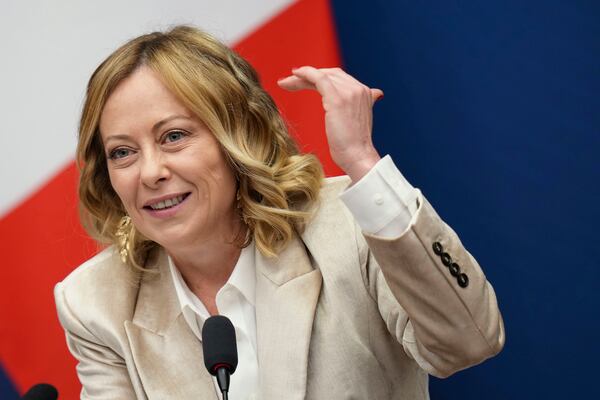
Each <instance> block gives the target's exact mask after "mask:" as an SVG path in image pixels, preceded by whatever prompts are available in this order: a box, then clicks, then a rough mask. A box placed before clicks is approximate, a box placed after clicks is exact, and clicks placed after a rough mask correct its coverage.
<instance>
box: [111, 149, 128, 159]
mask: <svg viewBox="0 0 600 400" xmlns="http://www.w3.org/2000/svg"><path fill="white" fill-rule="evenodd" d="M130 154H131V150H129V149H127V148H125V147H118V148H116V149H114V150H113V151H111V152H110V154H109V156H108V157H109V158H110V159H111V160H118V159H121V158H125V157H127V156H128V155H130Z"/></svg>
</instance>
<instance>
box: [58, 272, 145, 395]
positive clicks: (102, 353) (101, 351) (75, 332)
mask: <svg viewBox="0 0 600 400" xmlns="http://www.w3.org/2000/svg"><path fill="white" fill-rule="evenodd" d="M54 296H55V300H56V307H57V310H58V317H59V320H60V323H61V325H62V326H63V328H64V330H65V333H66V338H67V345H68V347H69V350H70V351H71V353H72V354H73V356H74V357H75V358H76V359H77V360H78V364H77V374H78V376H79V380H80V382H81V385H82V389H81V399H86V400H87V399H89V400H100V399H103V400H104V399H106V400H108V399H136V398H137V397H136V394H135V392H134V389H133V386H132V384H131V380H130V377H129V374H128V372H127V368H126V366H125V361H124V359H123V358H122V357H121V356H120V355H118V354H117V353H116V352H115V351H114V350H112V349H111V348H109V347H108V346H106V345H104V344H103V343H102V341H101V340H100V339H99V338H97V337H96V336H95V335H94V334H93V333H92V332H91V331H90V329H88V327H86V326H85V325H84V324H83V323H82V322H81V319H80V318H78V316H77V315H76V314H75V313H74V312H73V310H72V308H71V307H70V305H69V304H68V302H67V296H66V295H65V291H64V290H63V286H62V284H61V283H59V284H57V285H56V287H55V288H54Z"/></svg>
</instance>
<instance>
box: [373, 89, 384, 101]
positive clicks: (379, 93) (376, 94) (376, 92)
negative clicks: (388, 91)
mask: <svg viewBox="0 0 600 400" xmlns="http://www.w3.org/2000/svg"><path fill="white" fill-rule="evenodd" d="M371 98H372V99H373V103H375V102H376V101H377V100H381V99H383V90H381V89H371Z"/></svg>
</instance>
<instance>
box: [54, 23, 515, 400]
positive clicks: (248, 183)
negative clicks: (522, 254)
mask: <svg viewBox="0 0 600 400" xmlns="http://www.w3.org/2000/svg"><path fill="white" fill-rule="evenodd" d="M279 85H280V86H281V87H282V88H284V89H287V90H301V89H314V90H317V91H318V92H319V93H320V94H321V96H322V98H323V106H324V109H325V119H326V131H327V138H328V142H329V147H330V152H331V155H332V158H333V160H334V161H335V162H336V163H337V165H338V166H340V167H341V168H342V169H343V170H344V171H345V172H346V174H347V175H348V176H347V177H340V178H333V179H323V178H322V171H321V167H320V165H319V163H318V161H317V160H316V159H315V158H314V157H313V156H310V155H300V154H299V153H298V150H297V148H296V146H295V144H294V142H293V141H292V140H291V139H290V137H289V135H288V133H287V131H286V127H285V124H284V123H283V121H282V119H281V116H280V115H279V113H278V111H277V108H276V107H275V105H274V103H273V101H272V100H271V98H270V97H269V96H268V95H267V94H266V92H264V90H263V89H262V88H261V87H260V84H259V82H258V79H257V76H256V73H255V72H254V70H253V69H252V68H251V67H250V66H249V65H248V64H247V62H246V61H244V60H243V59H242V58H240V57H239V56H238V55H236V54H235V53H234V52H233V51H231V50H230V49H228V48H227V47H226V46H224V45H223V44H221V43H219V42H217V41H216V40H215V39H213V38H212V37H210V36H209V35H207V34H205V33H203V32H200V31H198V30H196V29H194V28H190V27H176V28H174V29H173V30H171V31H169V32H166V33H152V34H149V35H144V36H141V37H139V38H136V39H134V40H132V41H130V42H128V43H127V44H125V45H124V46H122V47H121V48H120V49H118V50H117V51H115V52H114V53H113V54H112V55H110V56H109V57H108V58H107V59H106V60H105V61H104V62H103V63H102V64H101V65H100V66H99V67H98V69H97V70H96V71H95V73H94V74H93V76H92V78H91V79H90V82H89V86H88V91H87V98H86V102H85V105H84V108H83V114H82V118H81V125H80V135H79V145H78V149H77V155H78V161H79V165H80V169H81V178H80V190H79V195H80V199H81V209H82V216H83V220H84V222H85V223H86V226H87V229H88V231H89V232H90V234H92V235H93V236H95V237H96V238H98V240H100V241H102V242H104V243H108V244H112V246H110V247H108V248H107V249H105V250H104V251H102V252H101V253H100V254H98V255H96V256H95V257H93V258H92V259H91V260H89V261H88V262H86V263H85V264H83V265H82V266H80V267H79V268H77V270H75V271H74V272H73V273H71V274H70V275H69V277H67V278H66V279H65V280H64V281H63V282H61V283H59V284H58V285H57V286H56V290H55V295H56V302H57V307H58V314H59V318H60V321H61V323H62V325H63V327H64V328H65V331H66V334H67V343H68V345H69V348H70V350H71V352H72V353H73V355H74V356H75V357H76V358H77V359H78V361H79V364H78V367H77V372H78V374H79V378H80V380H81V382H82V385H83V388H82V394H81V397H82V398H86V399H87V398H89V399H114V398H140V399H145V398H149V399H155V398H156V399H164V398H176V399H188V398H190V399H191V398H195V399H198V398H206V399H214V398H216V396H217V395H216V390H215V386H214V382H213V381H212V378H211V377H210V376H209V375H208V372H206V371H205V369H204V366H203V364H202V343H201V336H200V331H201V327H202V324H203V322H204V320H205V319H206V318H207V317H208V316H210V315H213V314H224V315H226V316H228V317H229V318H230V319H231V320H232V322H233V324H234V326H235V328H236V335H237V341H238V352H239V358H240V361H239V366H238V370H237V371H236V373H235V374H234V375H233V377H232V383H231V388H230V398H231V399H250V398H256V399H275V398H285V399H295V398H298V399H300V398H309V399H323V398H369V399H391V398H393V399H426V398H428V397H429V395H428V388H427V379H428V378H427V376H428V373H429V374H433V375H436V376H440V377H445V376H448V375H450V374H452V373H454V372H455V371H458V370H460V369H463V368H466V367H468V366H470V365H473V364H476V363H479V362H481V361H483V360H485V359H486V358H488V357H491V356H493V355H494V354H496V353H497V352H498V351H500V349H501V348H502V346H503V343H504V329H503V324H502V318H501V316H500V313H499V311H498V308H497V304H496V299H495V295H494V291H493V289H492V287H491V285H490V284H489V283H488V282H487V281H486V279H485V276H484V275H483V272H482V271H481V269H480V268H479V266H478V264H477V262H476V261H475V260H474V258H473V257H471V255H470V254H469V253H468V252H467V251H466V250H465V249H464V248H463V246H462V244H461V243H460V241H459V239H458V237H457V236H456V234H455V233H454V232H453V231H452V230H451V229H450V228H449V227H447V226H446V225H445V224H444V223H443V222H442V220H441V219H440V218H439V217H438V216H437V214H436V213H435V211H434V210H433V209H432V208H431V206H430V205H429V203H428V202H427V201H426V200H425V199H424V198H423V196H422V195H421V193H420V192H419V191H418V190H417V189H414V188H412V186H410V184H409V183H408V182H406V180H405V179H404V178H403V177H402V175H401V174H400V172H399V171H398V170H397V169H396V168H395V166H394V165H393V162H392V161H391V159H390V158H389V157H385V158H383V159H380V157H379V155H378V153H377V151H376V150H375V148H374V147H373V145H372V141H371V116H372V114H371V108H372V106H373V103H374V101H375V100H376V99H377V98H379V97H380V96H381V95H382V92H381V91H380V90H378V89H369V88H367V87H366V86H364V85H363V84H361V83H360V82H358V81H356V80H355V79H354V78H352V77H350V76H349V75H347V74H346V73H344V72H343V71H341V70H339V69H315V68H312V67H302V68H299V69H296V70H293V71H292V75H290V76H288V77H286V78H284V79H282V80H280V81H279ZM348 186H350V187H349V188H348ZM340 198H341V200H340ZM361 230H362V232H361Z"/></svg>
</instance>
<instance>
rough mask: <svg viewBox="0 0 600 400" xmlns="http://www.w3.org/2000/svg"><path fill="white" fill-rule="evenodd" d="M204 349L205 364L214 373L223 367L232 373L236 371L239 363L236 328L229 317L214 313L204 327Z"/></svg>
mask: <svg viewBox="0 0 600 400" xmlns="http://www.w3.org/2000/svg"><path fill="white" fill-rule="evenodd" d="M202 350H203V352H204V365H205V366H206V369H207V370H208V372H210V373H211V374H212V375H215V374H216V373H217V370H218V369H219V368H221V367H225V368H227V370H228V371H229V373H230V374H233V373H234V372H235V369H236V367H237V363H238V356H237V344H236V341H235V328H234V327H233V324H232V323H231V321H230V320H229V318H227V317H225V316H223V315H214V316H212V317H210V318H208V319H207V320H206V321H205V322H204V326H203V327H202Z"/></svg>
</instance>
